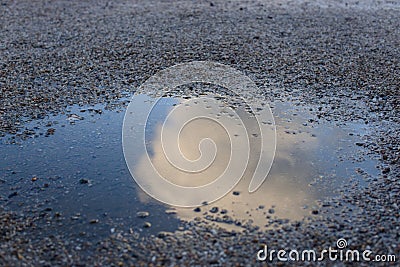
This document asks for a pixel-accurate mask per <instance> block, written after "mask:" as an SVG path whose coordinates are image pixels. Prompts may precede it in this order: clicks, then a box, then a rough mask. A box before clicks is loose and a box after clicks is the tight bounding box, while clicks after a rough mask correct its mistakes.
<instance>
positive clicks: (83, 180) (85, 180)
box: [79, 178, 89, 184]
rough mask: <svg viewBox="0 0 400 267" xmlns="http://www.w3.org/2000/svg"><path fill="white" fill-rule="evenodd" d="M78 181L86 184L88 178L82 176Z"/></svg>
mask: <svg viewBox="0 0 400 267" xmlns="http://www.w3.org/2000/svg"><path fill="white" fill-rule="evenodd" d="M79 183H80V184H88V183H89V180H88V179H85V178H82V179H80V180H79Z"/></svg>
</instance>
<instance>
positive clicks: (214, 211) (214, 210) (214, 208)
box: [210, 207, 219, 213]
mask: <svg viewBox="0 0 400 267" xmlns="http://www.w3.org/2000/svg"><path fill="white" fill-rule="evenodd" d="M218 210H219V209H218V208H217V207H212V208H211V209H210V212H211V213H217V212H218Z"/></svg>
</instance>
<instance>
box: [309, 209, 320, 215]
mask: <svg viewBox="0 0 400 267" xmlns="http://www.w3.org/2000/svg"><path fill="white" fill-rule="evenodd" d="M318 213H319V212H318V210H313V211H311V214H313V215H317V214H318Z"/></svg>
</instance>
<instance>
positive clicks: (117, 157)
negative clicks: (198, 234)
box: [0, 95, 378, 233]
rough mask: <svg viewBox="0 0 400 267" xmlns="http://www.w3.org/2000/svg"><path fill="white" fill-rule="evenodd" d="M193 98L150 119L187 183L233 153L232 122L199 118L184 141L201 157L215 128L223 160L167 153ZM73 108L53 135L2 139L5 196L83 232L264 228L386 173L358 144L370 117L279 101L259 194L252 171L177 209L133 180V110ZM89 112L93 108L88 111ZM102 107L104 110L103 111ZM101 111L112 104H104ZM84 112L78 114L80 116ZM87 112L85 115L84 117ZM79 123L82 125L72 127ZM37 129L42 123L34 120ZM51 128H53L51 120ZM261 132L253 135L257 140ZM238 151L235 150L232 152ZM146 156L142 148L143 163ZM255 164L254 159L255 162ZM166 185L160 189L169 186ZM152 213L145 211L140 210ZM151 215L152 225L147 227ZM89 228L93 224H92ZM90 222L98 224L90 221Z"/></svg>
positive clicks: (157, 160) (210, 173)
mask: <svg viewBox="0 0 400 267" xmlns="http://www.w3.org/2000/svg"><path fill="white" fill-rule="evenodd" d="M138 97H140V98H141V99H143V101H141V102H140V103H142V105H143V106H137V110H138V111H139V112H140V110H142V109H148V107H149V106H151V105H153V103H154V98H152V97H150V96H144V95H141V96H138ZM181 101H183V99H177V98H165V99H164V100H163V101H162V102H161V105H160V106H158V107H157V108H156V109H154V110H153V112H152V114H151V116H150V118H149V123H148V125H147V126H146V137H149V138H148V139H147V140H146V148H147V150H148V151H149V155H150V159H151V160H152V161H153V163H154V164H155V165H156V166H158V167H159V169H160V170H161V171H162V172H164V174H166V175H169V176H170V177H171V179H172V180H171V181H172V182H174V183H182V185H185V186H191V185H202V184H205V183H209V182H211V181H212V178H213V177H215V174H216V173H220V172H221V170H222V169H223V166H225V165H226V164H227V159H228V158H229V157H228V155H229V153H228V151H229V149H228V148H229V144H228V143H227V142H226V136H225V132H224V129H222V128H220V127H218V125H215V124H210V123H209V122H207V121H205V122H201V121H199V122H197V124H194V125H193V126H194V127H187V129H184V130H183V131H182V140H181V149H182V151H184V154H185V155H187V157H188V158H189V159H191V160H193V159H196V158H198V157H199V150H198V143H199V142H198V141H199V140H201V139H202V138H204V137H205V136H206V135H207V134H211V136H212V137H213V140H214V141H215V143H216V145H217V147H219V148H220V149H219V150H218V151H219V152H221V154H219V155H217V156H216V157H215V159H214V161H213V163H216V164H215V166H216V167H211V168H206V169H205V170H204V171H200V172H197V173H196V174H194V176H195V178H196V179H192V178H193V177H194V176H193V174H188V173H184V172H178V173H177V172H176V170H174V169H171V168H170V166H169V165H168V164H167V162H168V161H167V160H166V158H165V157H163V156H162V153H160V152H161V150H160V142H159V140H158V139H157V138H158V137H157V136H159V133H160V128H161V125H162V123H163V121H164V120H165V118H166V116H167V114H168V113H169V111H170V110H171V109H172V108H173V107H174V106H176V105H177V104H178V105H179V103H180V102H181ZM91 108H92V110H91V111H89V107H77V106H73V107H70V108H69V111H68V112H67V113H66V114H61V115H57V116H53V117H48V118H46V119H45V120H43V121H39V122H36V123H41V124H42V125H46V124H47V123H48V122H49V121H50V122H56V123H51V128H52V129H54V131H53V130H51V131H50V132H49V131H47V133H48V134H47V135H48V136H47V137H45V136H44V135H43V136H40V137H38V138H30V139H27V140H24V141H23V142H21V144H13V145H9V144H1V145H0V146H1V151H2V161H1V163H0V179H1V183H0V196H1V198H0V201H1V203H2V206H5V207H6V208H8V209H13V210H24V211H29V210H30V209H31V208H32V207H39V208H40V209H43V210H47V211H50V210H51V212H58V213H60V214H61V216H64V217H66V218H68V217H70V218H71V224H70V225H66V226H64V228H65V230H66V231H68V229H69V230H70V231H76V227H78V226H77V225H80V224H82V222H84V225H88V224H90V222H91V221H92V222H93V221H94V220H98V221H99V223H97V224H95V226H93V225H91V226H90V227H97V228H96V229H97V230H98V231H101V230H104V231H106V232H109V231H110V226H109V225H111V224H112V223H111V222H113V225H115V222H118V223H120V225H121V228H133V229H135V230H137V231H140V232H144V233H157V232H158V231H173V230H174V229H176V228H177V227H178V224H179V219H182V220H192V219H194V218H196V217H199V218H200V219H199V218H198V220H206V221H212V222H213V223H218V224H219V225H220V226H222V227H225V228H227V229H236V227H237V226H241V225H243V224H246V223H247V222H248V221H249V220H251V221H252V224H253V225H257V226H260V227H264V226H265V225H270V224H271V222H272V221H271V220H273V219H287V220H301V219H303V218H305V217H307V216H312V215H311V211H312V210H313V209H315V208H317V207H318V205H319V204H320V203H321V201H324V199H327V198H330V197H334V196H337V195H338V194H340V190H341V189H343V187H346V186H349V185H352V186H353V185H357V186H365V185H367V179H368V177H369V176H377V175H378V170H377V169H376V168H375V166H376V165H377V162H376V161H375V160H373V159H371V158H370V157H368V156H366V155H365V154H366V152H365V150H364V149H363V148H362V147H360V146H357V145H356V142H359V141H360V140H361V138H360V136H362V135H363V134H365V133H366V132H368V130H369V129H368V128H367V127H368V126H366V125H363V124H357V123H352V124H347V125H342V126H340V127H339V126H335V125H334V124H332V123H324V122H321V121H320V122H313V121H312V120H310V119H312V118H313V116H311V115H310V114H309V113H308V108H309V107H307V108H306V107H302V106H296V105H293V104H291V103H280V102H275V103H273V105H272V111H273V114H274V119H275V124H276V127H277V149H276V155H275V159H274V162H273V165H272V168H271V171H270V173H269V175H268V177H267V179H266V181H265V182H264V183H263V184H262V186H261V187H260V188H259V189H258V190H257V191H256V192H254V193H249V192H248V186H249V183H250V180H251V176H250V174H251V169H252V168H254V165H255V164H256V163H255V162H251V160H252V159H250V162H249V166H250V168H249V169H248V170H247V171H246V172H245V174H244V177H243V179H241V180H240V182H239V183H238V184H237V186H236V187H235V188H234V189H233V191H231V192H229V193H228V194H227V195H226V196H224V197H223V198H221V199H219V200H217V201H216V202H214V203H211V204H210V205H207V206H202V207H200V208H199V209H196V211H195V210H194V209H193V208H190V209H188V208H176V212H177V214H176V215H175V214H167V213H166V212H165V211H166V210H170V209H171V207H168V206H166V205H164V204H162V203H160V202H157V201H155V200H153V199H152V198H150V197H149V196H148V195H147V194H145V193H144V192H143V191H142V190H141V189H140V188H139V186H138V185H137V184H136V183H135V182H134V181H133V180H132V178H131V176H130V173H129V170H128V168H127V166H126V163H125V160H124V155H123V150H122V141H121V134H122V123H123V118H124V111H125V109H124V108H122V109H121V110H114V111H107V110H103V107H102V106H96V107H91ZM81 110H85V112H81ZM96 110H97V111H96ZM98 110H103V111H102V112H98ZM73 114H74V115H73ZM81 117H82V118H83V119H81ZM71 123H72V125H71ZM28 127H34V125H33V124H32V125H30V126H29V125H28ZM42 128H43V127H42ZM257 138H258V137H257V136H253V137H251V138H250V142H255V143H257ZM226 153H228V154H226ZM145 156H146V155H141V154H138V155H135V157H136V158H137V164H138V166H139V167H138V170H139V171H140V172H141V175H144V176H146V175H147V173H146V169H145V168H142V169H141V168H140V164H141V160H142V159H143V157H145ZM252 165H253V167H251V166H252ZM162 189H163V188H160V190H162ZM139 211H147V212H149V213H150V216H148V217H147V218H138V216H137V212H139ZM145 222H150V223H151V227H150V228H143V224H144V223H145ZM85 227H86V226H85ZM88 227H89V226H88Z"/></svg>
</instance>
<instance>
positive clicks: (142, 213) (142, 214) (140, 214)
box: [136, 211, 150, 218]
mask: <svg viewBox="0 0 400 267" xmlns="http://www.w3.org/2000/svg"><path fill="white" fill-rule="evenodd" d="M136 216H137V217H139V218H146V217H149V216H150V213H149V212H147V211H138V212H137V213H136Z"/></svg>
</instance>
